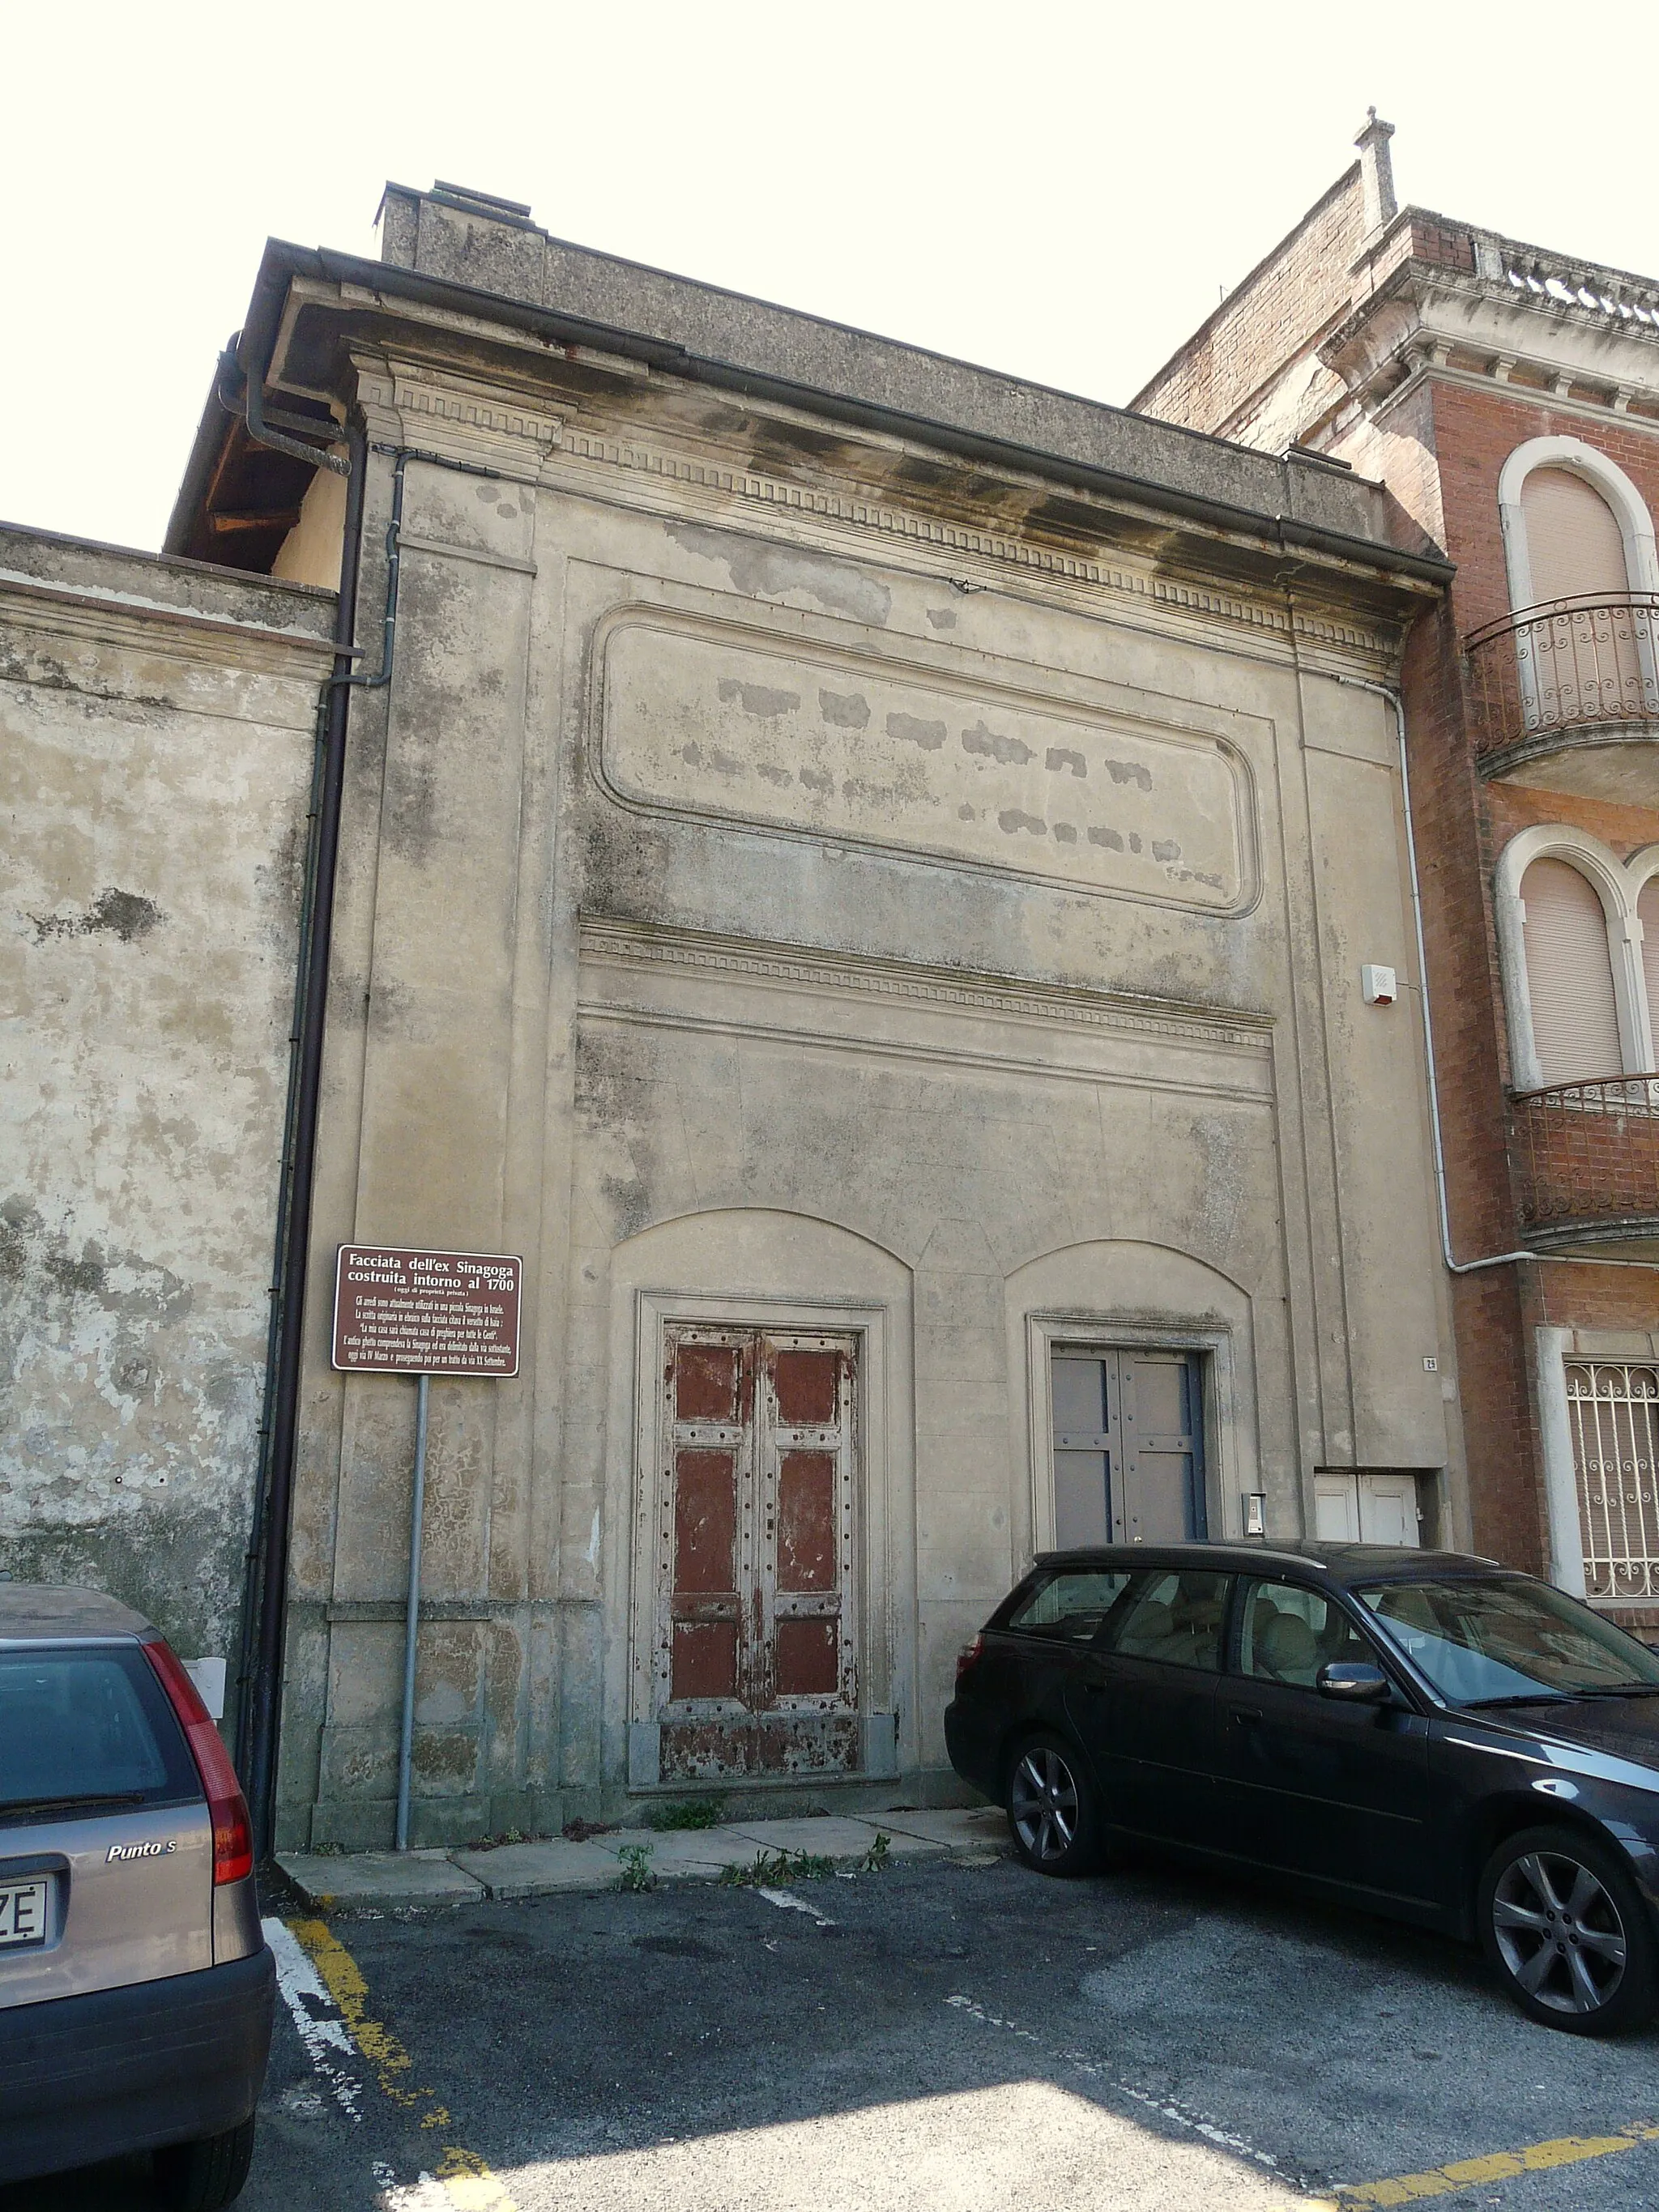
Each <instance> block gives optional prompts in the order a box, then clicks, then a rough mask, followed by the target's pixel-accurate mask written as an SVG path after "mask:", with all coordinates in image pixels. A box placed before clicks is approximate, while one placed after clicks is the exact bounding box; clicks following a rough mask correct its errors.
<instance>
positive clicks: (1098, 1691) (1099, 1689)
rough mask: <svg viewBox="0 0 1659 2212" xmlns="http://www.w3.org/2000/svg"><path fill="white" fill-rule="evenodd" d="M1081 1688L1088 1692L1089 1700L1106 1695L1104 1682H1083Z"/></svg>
mask: <svg viewBox="0 0 1659 2212" xmlns="http://www.w3.org/2000/svg"><path fill="white" fill-rule="evenodd" d="M1083 1686H1084V1688H1085V1690H1086V1691H1087V1692H1089V1695H1090V1696H1091V1698H1103V1697H1104V1696H1105V1694H1106V1685H1105V1684H1104V1682H1087V1681H1085V1684H1084V1685H1083Z"/></svg>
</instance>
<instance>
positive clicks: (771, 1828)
mask: <svg viewBox="0 0 1659 2212" xmlns="http://www.w3.org/2000/svg"><path fill="white" fill-rule="evenodd" d="M731 1826H732V1834H733V1835H737V1836H745V1837H747V1838H749V1841H750V1862H751V1863H752V1860H753V1857H754V1854H755V1852H756V1851H810V1852H811V1854H812V1855H813V1857H817V1858H826V1859H861V1858H862V1857H864V1855H865V1853H866V1851H867V1850H870V1848H871V1847H872V1844H874V1842H875V1840H876V1828H875V1824H874V1823H873V1822H872V1821H869V1820H847V1819H845V1818H842V1817H838V1816H836V1815H823V1816H821V1817H819V1818H818V1819H817V1820H733V1821H732V1824H731Z"/></svg>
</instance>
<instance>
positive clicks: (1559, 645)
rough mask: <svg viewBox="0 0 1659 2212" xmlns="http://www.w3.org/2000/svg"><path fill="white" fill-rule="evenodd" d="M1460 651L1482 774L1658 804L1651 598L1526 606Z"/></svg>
mask: <svg viewBox="0 0 1659 2212" xmlns="http://www.w3.org/2000/svg"><path fill="white" fill-rule="evenodd" d="M1464 650H1465V652H1466V653H1467V654H1468V667H1469V681H1470V688H1471V691H1472V694H1473V702H1474V745H1475V760H1476V763H1477V765H1478V766H1479V768H1480V773H1481V775H1484V776H1487V777H1491V778H1493V779H1495V780H1497V781H1500V782H1508V781H1514V782H1517V783H1528V784H1535V785H1541V786H1542V787H1544V788H1545V789H1547V790H1550V791H1571V792H1576V793H1578V794H1579V795H1580V796H1581V797H1583V798H1586V799H1613V800H1624V801H1626V802H1627V803H1630V804H1635V805H1654V804H1656V803H1659V596H1656V595H1655V594H1654V593H1652V592H1632V593H1631V594H1630V595H1629V596H1628V597H1626V598H1624V599H1560V600H1556V601H1553V602H1552V604H1551V605H1548V606H1546V607H1531V608H1528V609H1525V610H1523V611H1522V613H1520V614H1518V615H1510V616H1506V617H1504V620H1503V621H1502V622H1498V623H1487V624H1486V628H1485V629H1477V630H1472V631H1471V632H1470V634H1469V635H1468V638H1467V639H1466V640H1465V641H1464Z"/></svg>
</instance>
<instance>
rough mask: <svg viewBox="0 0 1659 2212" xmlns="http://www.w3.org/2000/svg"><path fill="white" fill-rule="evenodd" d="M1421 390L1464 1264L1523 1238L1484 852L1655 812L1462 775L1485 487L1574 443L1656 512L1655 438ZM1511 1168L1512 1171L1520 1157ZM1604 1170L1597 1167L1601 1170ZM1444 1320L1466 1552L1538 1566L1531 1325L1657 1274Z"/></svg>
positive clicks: (1550, 1283)
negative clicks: (1450, 1336) (1467, 663)
mask: <svg viewBox="0 0 1659 2212" xmlns="http://www.w3.org/2000/svg"><path fill="white" fill-rule="evenodd" d="M1431 391H1432V393H1433V423H1432V431H1431V439H1432V447H1433V452H1434V455H1435V459H1436V463H1437V471H1438V477H1439V486H1440V498H1441V502H1442V508H1443V518H1444V520H1443V528H1444V537H1443V544H1444V546H1445V549H1446V550H1447V551H1448V552H1449V554H1450V555H1451V556H1452V558H1453V559H1454V560H1455V562H1457V564H1458V573H1457V578H1456V581H1455V584H1454V586H1453V589H1452V592H1451V596H1450V599H1449V602H1448V604H1447V606H1446V608H1445V609H1444V610H1443V612H1442V614H1441V615H1440V617H1438V619H1437V620H1436V621H1434V622H1432V623H1431V622H1429V621H1427V620H1425V622H1423V623H1419V625H1418V629H1417V632H1416V634H1415V635H1414V636H1413V641H1412V647H1411V650H1410V652H1409V653H1408V656H1407V670H1406V681H1407V713H1408V715H1409V716H1410V718H1411V724H1412V729H1413V737H1412V747H1413V752H1412V775H1413V801H1414V805H1415V811H1416V812H1417V816H1418V842H1419V860H1420V869H1421V878H1422V886H1423V895H1424V908H1425V934H1426V937H1427V939H1428V945H1429V974H1430V981H1431V990H1432V993H1433V999H1434V1006H1435V1012H1436V1017H1437V1032H1438V1034H1437V1052H1436V1066H1437V1073H1438V1076H1439V1080H1440V1085H1441V1096H1442V1126H1443V1132H1444V1134H1445V1139H1446V1155H1447V1174H1448V1182H1449V1194H1450V1203H1451V1211H1452V1218H1453V1222H1454V1243H1455V1250H1456V1256H1457V1257H1458V1258H1459V1259H1460V1260H1469V1259H1474V1258H1480V1257H1484V1256H1486V1255H1490V1254H1492V1253H1497V1252H1503V1251H1507V1250H1509V1249H1512V1248H1513V1247H1514V1246H1515V1245H1516V1243H1520V1242H1522V1241H1523V1239H1522V1237H1521V1235H1520V1233H1519V1231H1520V1226H1521V1225H1520V1218H1519V1200H1521V1198H1522V1194H1523V1192H1522V1187H1521V1182H1520V1176H1519V1174H1518V1172H1514V1173H1512V1171H1511V1163H1510V1158H1509V1157H1508V1148H1507V1143H1506V1127H1507V1105H1506V1100H1505V1096H1504V1085H1505V1084H1506V1082H1507V1078H1508V1042H1507V1037H1506V1036H1505V1034H1504V1016H1503V991H1502V981H1501V976H1500V974H1499V969H1498V951H1497V939H1496V934H1495V931H1494V928H1493V923H1492V872H1493V870H1494V867H1495V866H1496V864H1497V860H1498V855H1499V854H1500V853H1501V852H1502V851H1503V848H1504V846H1505V845H1506V844H1507V843H1508V842H1509V841H1510V838H1511V837H1512V836H1515V835H1516V832H1517V831H1518V830H1520V829H1525V828H1528V827H1529V826H1530V825H1532V824H1534V823H1542V822H1567V823H1574V824H1575V825H1577V827H1579V828H1582V829H1586V830H1588V831H1589V832H1590V833H1591V834H1592V835H1593V836H1597V837H1600V838H1601V840H1602V841H1603V842H1605V843H1607V844H1608V845H1610V846H1612V847H1613V849H1614V850H1615V851H1616V852H1618V853H1620V854H1621V855H1624V854H1629V853H1631V852H1633V851H1634V850H1635V849H1636V848H1638V846H1642V845H1646V844H1650V843H1652V842H1655V841H1656V840H1659V809H1652V810H1650V809H1646V808H1640V807H1632V806H1626V805H1614V804H1612V803H1609V802H1606V801H1601V800H1595V799H1582V798H1578V797H1576V796H1574V795H1572V794H1571V793H1563V792H1557V791H1549V790H1545V789H1542V788H1540V787H1529V786H1526V785H1521V784H1513V783H1511V784H1496V783H1485V782H1482V781H1480V779H1479V778H1478V777H1477V776H1476V775H1475V774H1474V762H1473V751H1474V747H1473V739H1472V736H1471V734H1470V726H1469V724H1468V720H1467V705H1466V702H1464V700H1463V697H1462V691H1463V678H1462V661H1461V640H1462V636H1463V635H1465V634H1466V633H1467V632H1468V630H1470V629H1474V628H1475V627H1477V626H1478V625H1479V624H1480V623H1486V622H1489V621H1493V620H1496V619H1498V618H1500V617H1502V616H1504V614H1505V613H1506V612H1507V611H1508V610H1509V583H1508V576H1507V573H1506V570H1505V568H1504V548H1503V538H1502V534H1501V532H1500V528H1499V524H1498V475H1499V472H1500V471H1501V470H1502V468H1503V465H1504V462H1505V460H1506V459H1508V458H1509V456H1510V453H1512V452H1513V451H1514V450H1515V448H1516V446H1518V445H1521V444H1522V443H1523V442H1524V441H1527V440H1528V439H1531V438H1539V437H1550V436H1556V435H1565V436H1570V437H1576V438H1582V439H1583V441H1585V442H1586V443H1587V444H1591V445H1595V446H1597V447H1600V448H1601V451H1603V452H1604V453H1608V454H1609V455H1610V456H1611V457H1612V458H1613V459H1615V460H1616V461H1617V462H1618V463H1619V465H1620V467H1621V468H1622V469H1624V470H1625V471H1626V474H1627V475H1629V476H1630V477H1631V478H1632V481H1633V482H1634V483H1636V484H1637V485H1638V489H1640V490H1641V492H1642V494H1643V496H1644V498H1645V499H1646V500H1648V501H1649V502H1650V507H1652V508H1653V509H1654V510H1655V511H1656V512H1659V438H1656V437H1655V436H1653V435H1652V434H1650V433H1644V431H1643V430H1641V429H1640V428H1635V427H1633V426H1628V427H1627V426H1625V425H1622V424H1620V425H1615V424H1611V423H1603V422H1595V421H1593V420H1588V419H1586V418H1585V417H1583V416H1579V415H1577V414H1571V415H1570V414H1566V413H1564V412H1563V411H1561V410H1559V409H1552V408H1551V407H1550V406H1549V405H1548V404H1546V403H1545V402H1543V401H1541V400H1539V399H1535V398H1531V397H1529V396H1525V395H1522V394H1519V393H1516V392H1512V391H1510V390H1507V389H1504V388H1502V387H1498V386H1493V387H1492V389H1491V390H1489V391H1486V390H1482V391H1476V390H1473V389H1470V388H1468V387H1465V386H1457V385H1451V384H1446V383H1442V382H1440V381H1439V380H1435V381H1434V382H1433V384H1432V385H1431ZM1513 1165H1514V1169H1515V1170H1517V1171H1518V1170H1521V1169H1522V1165H1523V1163H1522V1161H1521V1160H1520V1159H1518V1158H1517V1159H1516V1161H1515V1163H1514V1164H1513ZM1608 1167H1609V1171H1610V1172H1612V1171H1614V1169H1615V1167H1616V1164H1613V1163H1609V1164H1608ZM1453 1308H1454V1314H1455V1323H1456V1336H1457V1361H1458V1388H1459V1392H1460V1395H1461V1397H1462V1407H1463V1425H1464V1435H1465V1442H1466V1446H1467V1450H1468V1465H1469V1492H1470V1504H1471V1509H1472V1512H1473V1516H1474V1542H1475V1547H1476V1548H1477V1549H1478V1550H1480V1551H1482V1552H1486V1553H1492V1554H1493V1555H1494V1556H1496V1557H1498V1558H1499V1559H1506V1560H1509V1561H1510V1562H1512V1563H1513V1564H1514V1565H1518V1566H1527V1567H1530V1568H1533V1569H1534V1570H1540V1569H1542V1568H1543V1567H1544V1565H1546V1563H1547V1558H1548V1539H1547V1518H1546V1514H1545V1510H1544V1504H1543V1483H1542V1469H1541V1452H1540V1449H1539V1441H1538V1419H1537V1407H1536V1403H1535V1395H1536V1393H1535V1378H1534V1372H1533V1341H1534V1340H1533V1331H1534V1328H1537V1327H1539V1326H1541V1325H1543V1324H1549V1325H1552V1326H1554V1327H1558V1328H1595V1329H1620V1330H1650V1329H1654V1328H1659V1273H1650V1272H1648V1271H1647V1270H1644V1269H1624V1268H1614V1267H1595V1266H1590V1265H1578V1266H1574V1265H1571V1264H1566V1263H1560V1262H1551V1263H1547V1264H1543V1265H1539V1266H1524V1265H1522V1266H1511V1267H1502V1268H1496V1269H1493V1270H1492V1271H1491V1272H1490V1273H1482V1274H1480V1275H1474V1276H1463V1277H1461V1278H1459V1279H1458V1280H1457V1285H1456V1288H1455V1292H1454V1297H1453Z"/></svg>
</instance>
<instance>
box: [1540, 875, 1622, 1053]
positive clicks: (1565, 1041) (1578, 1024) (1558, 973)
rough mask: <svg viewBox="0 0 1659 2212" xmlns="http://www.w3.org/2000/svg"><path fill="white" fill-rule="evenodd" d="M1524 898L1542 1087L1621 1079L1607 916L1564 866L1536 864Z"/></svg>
mask: <svg viewBox="0 0 1659 2212" xmlns="http://www.w3.org/2000/svg"><path fill="white" fill-rule="evenodd" d="M1521 897H1522V903H1523V904H1524V906H1525V908H1526V910H1527V922H1526V945H1527V985H1528V993H1529V994H1530V997H1531V1000H1532V1033H1533V1042H1534V1044H1535V1045H1536V1046H1537V1048H1538V1060H1539V1065H1540V1066H1541V1069H1542V1071H1543V1078H1544V1081H1545V1083H1546V1084H1547V1085H1554V1084H1558V1083H1589V1082H1594V1081H1595V1080H1596V1079H1598V1078H1601V1077H1604V1076H1616V1075H1620V1074H1621V1073H1623V1072H1624V1069H1623V1060H1622V1057H1621V1055H1620V1048H1619V1012H1618V1006H1617V1003H1616V1001H1615V1000H1614V998H1613V968H1612V965H1611V963H1610V959H1609V956H1608V952H1607V916H1606V915H1605V913H1604V912H1603V911H1602V907H1601V900H1600V899H1599V898H1598V897H1597V896H1596V895H1595V889H1594V887H1593V885H1591V884H1589V882H1588V881H1587V880H1586V878H1584V877H1583V876H1581V875H1580V874H1579V872H1578V871H1577V868H1571V867H1569V866H1567V864H1566V862H1565V860H1534V862H1533V864H1532V866H1530V867H1529V868H1528V870H1527V872H1526V874H1525V875H1524V876H1523V877H1522V880H1521Z"/></svg>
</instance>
